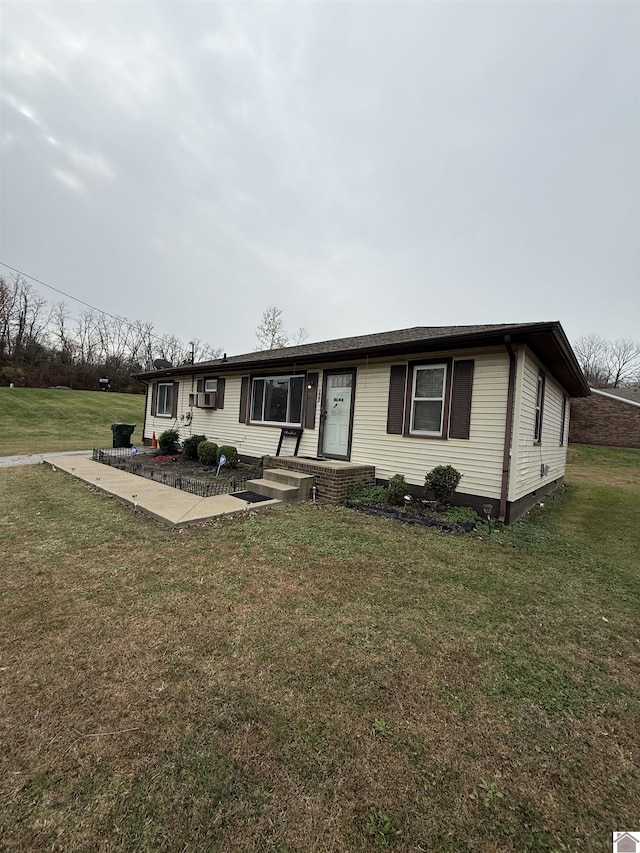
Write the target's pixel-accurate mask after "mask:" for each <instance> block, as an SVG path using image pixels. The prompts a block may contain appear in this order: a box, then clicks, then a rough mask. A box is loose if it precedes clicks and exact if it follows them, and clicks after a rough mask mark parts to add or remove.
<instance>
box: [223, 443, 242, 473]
mask: <svg viewBox="0 0 640 853" xmlns="http://www.w3.org/2000/svg"><path fill="white" fill-rule="evenodd" d="M223 454H224V455H225V456H226V457H227V468H235V467H236V465H237V464H238V451H237V449H236V448H235V447H234V446H233V445H232V444H221V445H220V448H219V456H222V455H223Z"/></svg>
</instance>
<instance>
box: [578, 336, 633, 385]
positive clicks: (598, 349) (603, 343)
mask: <svg viewBox="0 0 640 853" xmlns="http://www.w3.org/2000/svg"><path fill="white" fill-rule="evenodd" d="M573 348H574V351H575V354H576V356H577V358H578V362H579V364H580V367H581V368H582V372H583V373H584V375H585V377H586V379H587V382H588V383H589V385H591V387H593V388H619V387H620V386H621V385H625V384H627V383H629V382H633V381H638V379H640V344H638V343H635V342H634V341H631V340H629V339H628V338H619V339H618V340H615V341H607V340H606V339H605V338H602V337H600V335H594V334H591V335H585V336H583V337H581V338H578V340H577V341H576V342H575V343H574V345H573Z"/></svg>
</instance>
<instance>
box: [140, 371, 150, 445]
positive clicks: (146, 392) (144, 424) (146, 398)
mask: <svg viewBox="0 0 640 853" xmlns="http://www.w3.org/2000/svg"><path fill="white" fill-rule="evenodd" d="M140 381H141V382H144V384H145V386H146V387H145V389H144V419H143V421H142V443H143V444H144V434H145V432H146V431H147V405H148V403H149V383H148V382H147V380H146V379H141V380H140Z"/></svg>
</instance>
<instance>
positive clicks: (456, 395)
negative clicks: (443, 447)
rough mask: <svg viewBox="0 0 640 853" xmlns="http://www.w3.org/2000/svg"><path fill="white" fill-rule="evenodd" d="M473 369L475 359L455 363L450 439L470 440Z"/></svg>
mask: <svg viewBox="0 0 640 853" xmlns="http://www.w3.org/2000/svg"><path fill="white" fill-rule="evenodd" d="M473 367H474V362H473V359H469V360H466V361H456V362H454V365H453V387H452V392H451V415H450V417H449V438H466V439H468V438H469V433H470V429H471V393H472V389H473Z"/></svg>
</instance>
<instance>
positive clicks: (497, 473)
mask: <svg viewBox="0 0 640 853" xmlns="http://www.w3.org/2000/svg"><path fill="white" fill-rule="evenodd" d="M445 357H452V358H453V359H454V362H455V359H456V358H459V359H473V360H474V376H473V399H472V405H471V425H470V437H469V439H468V440H465V439H454V438H449V439H443V440H430V439H426V438H422V437H419V436H415V437H413V436H404V435H389V434H388V433H387V407H388V399H389V378H390V364H391V363H394V364H407V363H408V362H409V361H420V360H421V359H424V354H423V353H416V354H409V355H407V356H406V357H403V358H402V359H401V358H398V359H396V360H395V361H394V362H390V361H389V360H384V359H371V360H369V361H367V360H359V361H351V362H344V363H343V364H340V363H333V364H331V369H332V370H335V369H336V368H339V367H342V366H344V367H345V368H353V367H357V378H356V399H355V404H354V424H353V440H352V447H351V461H352V462H356V463H364V464H370V465H375V467H376V476H377V477H379V478H381V479H389V478H391V477H392V476H393V475H394V474H402V475H403V476H404V477H405V478H406V480H407V482H408V483H411V484H412V485H416V486H422V485H423V484H424V477H425V474H426V473H427V471H430V470H431V469H432V468H433V467H435V466H436V465H448V464H450V465H453V466H454V467H456V468H458V469H459V470H460V471H461V472H462V474H463V478H462V481H461V483H460V486H459V491H460V492H464V493H467V494H472V495H481V496H483V497H487V498H490V499H492V500H499V498H500V488H501V481H502V462H503V450H504V434H505V418H506V400H507V391H508V380H509V358H508V355H507V352H506V350H505V349H504V348H503V347H496V348H495V349H491V350H471V351H469V350H460V351H456V352H441V353H435V354H431V353H430V354H429V360H431V359H432V358H433V359H434V361H437V360H438V359H444V358H445ZM540 367H541V365H540V364H539V363H538V361H537V360H536V359H535V358H534V356H533V354H532V353H531V352H530V351H528V350H526V348H524V347H519V348H518V350H517V374H516V395H515V403H514V421H513V443H512V451H511V475H510V479H509V500H510V501H514V500H517V499H518V498H520V497H522V496H524V495H525V494H527V493H529V492H532V491H534V490H536V489H538V488H540V486H541V485H544V484H545V483H546V482H549V481H550V480H555V479H557V478H558V477H561V476H562V475H563V474H564V465H565V460H566V442H565V445H563V446H560V445H559V435H560V425H561V420H562V398H563V395H564V394H565V393H566V392H565V391H564V389H562V388H561V387H560V385H559V384H558V383H557V382H556V380H555V379H554V378H553V376H552V375H551V373H549V372H547V374H546V385H545V402H544V414H543V423H542V442H541V444H540V445H534V440H533V437H534V430H535V404H536V388H537V381H538V374H539V371H540ZM322 368H323V365H322V364H316V365H310V366H309V368H308V370H309V371H310V372H316V371H317V372H318V373H319V380H318V385H317V389H316V418H315V424H316V426H315V428H314V429H304V430H303V433H302V439H301V442H300V448H299V451H298V454H299V455H300V456H310V457H316V456H317V454H318V435H319V424H320V421H321V419H320V415H321V394H322V387H323V373H322ZM225 378H226V384H225V400H224V409H219V410H207V409H197V408H193V409H192V410H191V411H192V421H191V423H190V424H188V423H186V421H185V420H184V419H181V416H183V415H184V414H185V412H187V411H188V410H189V407H188V400H189V393H190V392H194V391H195V388H194V384H193V383H192V380H191V377H190V376H188V377H187V376H184V377H180V379H179V381H180V393H179V396H178V419H177V422H176V428H177V429H178V430H179V433H180V436H181V438H186V437H187V436H189V435H192V434H195V433H202V434H204V435H206V436H207V437H208V438H210V439H211V440H213V441H215V442H217V443H218V444H232V445H234V446H235V447H237V448H238V452H239V453H241V454H244V455H246V456H251V457H256V458H258V457H261V456H264V455H266V454H269V455H273V454H275V452H276V449H277V446H278V441H279V439H280V429H279V428H278V427H279V426H281V424H279V425H277V426H267V425H263V424H259V423H249V424H244V423H239V421H238V413H239V408H240V387H241V380H242V377H241V376H240V375H237V374H236V375H227V376H226V377H225ZM150 403H151V393H150V392H149V394H148V395H147V422H146V429H145V437H146V438H148V439H150V438H151V436H152V434H153V432H154V431H155V433H156V436H159V435H160V433H161V432H162V431H163V430H165V429H166V428H167V419H166V418H153V417H151V414H150ZM303 405H304V404H303ZM172 425H173V422H172ZM568 428H569V411H568V406H567V417H566V425H565V435H566V434H567V431H568ZM543 463H544V464H548V465H549V467H550V470H549V473H548V475H547V476H545V477H541V476H540V465H541V464H543Z"/></svg>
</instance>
